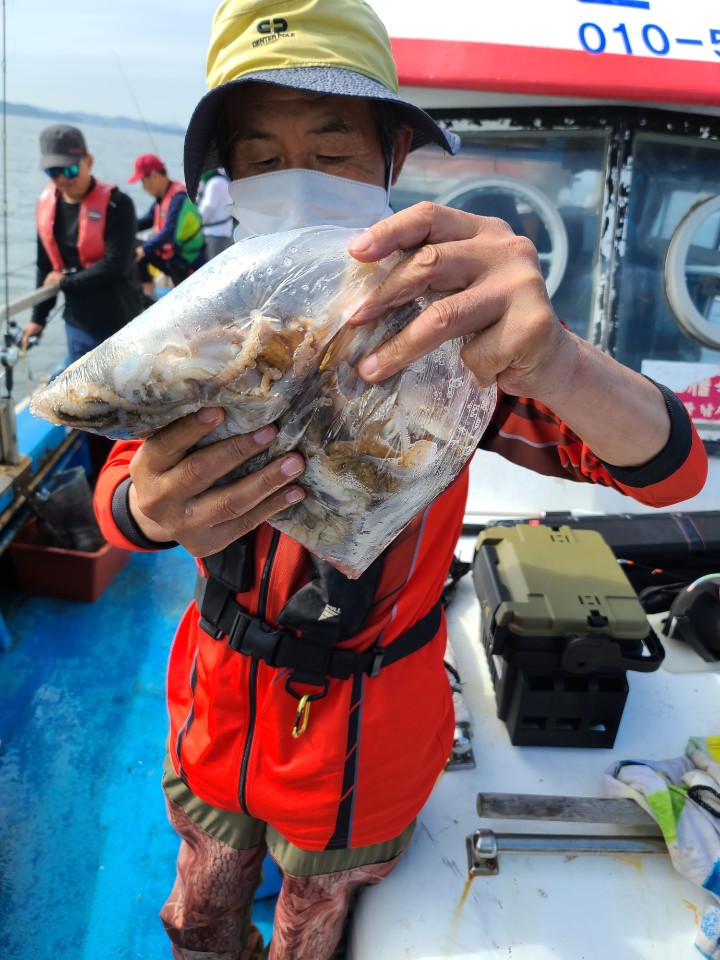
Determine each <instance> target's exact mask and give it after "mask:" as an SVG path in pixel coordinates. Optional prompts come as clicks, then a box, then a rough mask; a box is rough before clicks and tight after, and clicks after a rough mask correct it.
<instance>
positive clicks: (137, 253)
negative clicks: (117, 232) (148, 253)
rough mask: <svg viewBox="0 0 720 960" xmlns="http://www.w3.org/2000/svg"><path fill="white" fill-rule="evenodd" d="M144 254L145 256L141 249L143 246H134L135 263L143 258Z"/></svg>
mask: <svg viewBox="0 0 720 960" xmlns="http://www.w3.org/2000/svg"><path fill="white" fill-rule="evenodd" d="M144 256H145V251H144V250H143V248H142V247H141V246H137V247H135V263H140V261H141V260H142V259H143V258H144Z"/></svg>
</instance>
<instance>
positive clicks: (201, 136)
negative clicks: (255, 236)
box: [185, 0, 460, 197]
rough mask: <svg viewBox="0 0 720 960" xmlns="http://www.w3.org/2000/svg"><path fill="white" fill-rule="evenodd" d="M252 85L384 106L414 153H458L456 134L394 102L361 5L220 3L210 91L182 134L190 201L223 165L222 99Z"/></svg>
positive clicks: (315, 0)
mask: <svg viewBox="0 0 720 960" xmlns="http://www.w3.org/2000/svg"><path fill="white" fill-rule="evenodd" d="M252 80H255V81H261V82H265V83H274V84H277V85H279V86H284V87H292V88H294V89H297V90H308V91H310V92H313V93H327V94H334V95H336V96H346V97H362V98H366V99H370V100H379V101H384V102H386V103H389V104H392V105H393V106H394V107H395V109H396V112H397V114H398V119H400V120H401V121H402V122H404V123H408V124H410V126H411V127H412V128H413V131H414V136H413V142H412V149H415V148H416V147H419V146H422V145H423V144H425V143H437V144H438V145H439V146H441V147H442V148H443V149H444V150H447V151H448V153H456V152H457V150H458V149H459V144H460V141H459V138H458V137H457V136H456V135H455V134H453V133H450V132H449V131H446V130H443V129H442V128H441V127H440V126H438V124H437V123H436V122H435V121H434V120H433V119H432V117H431V116H430V115H429V114H427V113H425V111H424V110H421V109H420V108H419V107H416V106H414V105H413V104H411V103H408V102H407V101H405V100H403V99H402V98H401V97H400V96H399V94H398V78H397V69H396V67H395V62H394V60H393V57H392V50H391V48H390V39H389V37H388V35H387V31H386V29H385V27H384V25H383V23H382V21H381V20H380V19H379V17H378V16H377V14H376V13H375V11H374V10H373V9H372V8H371V7H370V6H369V5H368V4H367V3H365V2H364V0H223V2H222V3H221V4H220V7H219V8H218V10H217V12H216V14H215V18H214V20H213V25H212V31H211V35H210V47H209V50H208V56H207V81H208V87H209V88H210V92H209V93H208V94H207V95H206V96H205V97H203V99H202V100H201V101H200V103H199V104H198V105H197V107H196V108H195V111H194V113H193V115H192V117H191V119H190V123H189V125H188V129H187V134H186V136H185V180H186V183H187V188H188V192H189V194H190V196H191V197H194V196H195V194H196V192H197V187H198V184H199V182H200V177H201V175H202V174H203V172H204V171H205V170H208V169H211V168H212V167H216V166H218V165H219V163H220V145H219V144H218V143H216V141H215V132H216V128H217V121H218V115H219V112H220V109H221V105H222V101H223V99H224V97H225V94H226V93H227V91H228V89H230V88H232V87H235V86H237V85H238V84H241V83H247V82H248V81H252Z"/></svg>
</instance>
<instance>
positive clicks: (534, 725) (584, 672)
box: [473, 524, 664, 747]
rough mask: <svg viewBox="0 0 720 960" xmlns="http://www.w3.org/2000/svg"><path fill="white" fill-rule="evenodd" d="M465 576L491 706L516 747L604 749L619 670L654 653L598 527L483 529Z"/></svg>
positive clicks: (619, 709)
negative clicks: (473, 597)
mask: <svg viewBox="0 0 720 960" xmlns="http://www.w3.org/2000/svg"><path fill="white" fill-rule="evenodd" d="M473 579H474V583H475V590H476V592H477V594H478V597H479V599H480V607H481V618H480V624H481V635H482V640H483V644H484V646H485V652H486V654H487V658H488V663H489V666H490V672H491V675H492V680H493V684H494V687H495V697H496V701H497V713H498V716H499V717H500V719H501V720H504V722H505V724H506V726H507V728H508V732H509V734H510V740H511V742H512V743H513V744H515V745H516V746H546V747H547V746H552V747H612V746H613V744H614V742H615V737H616V734H617V731H618V727H619V725H620V719H621V717H622V713H623V709H624V707H625V701H626V700H627V696H628V681H627V671H628V670H639V671H643V672H648V671H652V670H657V668H658V667H659V666H660V664H661V663H662V661H663V658H664V650H663V648H662V645H661V643H660V641H659V639H658V638H657V636H656V635H655V633H654V632H653V631H652V630H651V628H650V625H649V623H648V621H647V618H646V616H645V613H644V611H643V609H642V607H641V606H640V603H639V601H638V598H637V595H636V593H635V591H634V589H633V587H632V585H631V584H630V581H629V580H628V578H627V577H626V575H625V573H624V572H623V570H622V568H621V567H620V566H619V564H618V562H617V559H616V557H615V555H614V554H613V552H612V550H611V549H610V547H609V546H608V545H607V543H606V542H605V541H604V539H603V537H602V536H601V534H600V533H598V532H597V531H594V530H574V529H572V528H571V527H569V526H566V525H561V526H558V527H552V526H547V525H544V524H538V525H535V526H531V525H527V524H520V525H518V526H510V527H492V528H488V529H486V530H484V531H483V532H482V533H481V534H480V536H479V538H478V540H477V545H476V550H475V556H474V559H473Z"/></svg>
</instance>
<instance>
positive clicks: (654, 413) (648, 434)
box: [349, 203, 670, 466]
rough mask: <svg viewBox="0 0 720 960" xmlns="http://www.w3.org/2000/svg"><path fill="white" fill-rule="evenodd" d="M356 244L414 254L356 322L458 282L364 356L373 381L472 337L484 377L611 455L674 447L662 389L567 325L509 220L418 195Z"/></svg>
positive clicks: (382, 253) (627, 460) (468, 348)
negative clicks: (550, 413)
mask: <svg viewBox="0 0 720 960" xmlns="http://www.w3.org/2000/svg"><path fill="white" fill-rule="evenodd" d="M349 249H350V253H351V254H352V255H353V256H354V257H355V258H356V259H357V260H360V261H362V262H363V263H369V262H372V261H375V260H380V259H381V258H382V257H386V256H388V254H390V253H393V252H394V251H396V250H412V251H413V252H412V253H410V254H409V256H408V257H407V258H406V259H405V260H403V261H402V262H401V263H399V264H398V265H397V266H395V267H394V268H393V269H392V270H391V271H390V273H389V274H388V276H387V277H386V278H385V280H384V281H383V283H382V284H381V285H380V286H379V288H378V289H377V291H375V292H374V293H373V294H372V296H371V297H370V298H369V299H368V302H367V303H366V304H365V305H364V306H363V307H361V309H360V310H359V311H358V312H357V313H356V314H355V316H354V317H352V318H351V320H350V321H349V322H350V323H354V324H362V323H365V322H367V321H369V320H374V319H376V318H377V317H379V316H381V315H382V314H383V313H384V312H385V310H387V309H388V308H389V307H393V306H398V305H400V304H404V303H408V302H409V301H410V300H413V299H414V298H415V297H418V296H422V295H423V294H426V293H428V292H429V291H434V292H438V293H445V292H448V291H450V293H449V295H448V296H447V297H445V298H444V299H442V300H439V301H437V302H436V303H433V304H432V305H431V306H429V307H428V308H427V309H426V310H424V311H423V312H422V313H421V314H420V315H419V316H417V317H416V318H415V319H414V320H413V321H412V322H411V323H409V324H408V325H407V327H405V328H404V329H403V330H402V331H401V332H400V333H399V334H397V335H396V336H395V337H393V338H392V340H388V342H387V343H384V344H383V345H382V346H381V347H380V348H379V349H378V350H377V351H375V353H374V354H372V355H370V356H367V357H364V358H363V360H362V361H361V362H360V363H359V365H358V370H359V372H360V374H361V376H362V377H364V378H365V379H366V380H369V381H378V380H384V379H385V378H386V377H389V376H390V375H391V374H393V373H395V372H396V371H398V370H400V369H402V368H403V367H406V366H407V365H408V364H409V363H412V362H413V361H414V360H416V359H418V358H419V357H422V356H424V355H425V354H427V353H429V352H430V351H431V350H434V349H435V348H436V347H438V346H439V345H440V344H441V343H443V341H445V340H450V339H454V338H457V337H468V336H470V337H472V339H471V340H470V341H469V342H468V343H466V344H465V346H464V347H463V350H462V358H463V361H464V362H465V364H466V366H467V367H468V368H469V369H470V371H471V372H472V374H473V376H474V378H475V380H476V381H477V382H478V384H479V385H480V386H488V385H490V384H492V383H494V382H495V383H497V385H498V386H499V387H500V389H501V390H502V391H504V392H505V393H508V394H513V395H515V396H524V397H532V398H534V399H535V400H539V401H540V402H541V403H543V404H545V405H546V406H547V407H549V409H550V410H552V411H553V412H554V413H555V414H556V415H557V416H558V417H560V418H561V419H562V420H563V421H564V422H565V423H566V424H567V425H568V426H569V427H570V429H571V430H574V431H575V433H576V434H577V435H578V436H579V437H580V438H581V439H582V440H583V441H584V442H585V443H586V444H588V446H589V447H590V448H591V450H592V451H593V452H594V453H595V455H596V456H598V457H600V458H601V459H603V460H605V461H606V462H607V463H611V464H615V465H617V466H640V465H641V464H644V463H647V462H648V461H649V460H650V459H652V458H653V457H654V456H655V455H656V454H657V453H659V452H660V450H662V449H663V447H664V446H665V444H666V442H667V440H668V437H669V434H670V418H669V415H668V412H667V408H666V406H665V401H664V399H663V397H662V394H661V393H660V391H659V390H658V389H657V387H655V386H654V384H652V383H651V382H650V381H649V380H647V379H646V378H645V377H642V376H640V374H639V373H636V372H635V371H633V370H630V369H628V368H627V367H624V366H622V364H620V363H617V362H616V361H615V360H613V359H612V358H611V357H609V356H608V355H607V354H604V353H602V351H600V350H599V349H598V348H597V347H594V346H593V345H592V344H590V343H588V342H587V341H585V340H582V339H581V338H580V337H577V336H575V334H573V333H572V332H571V331H570V330H568V329H567V328H566V327H564V326H563V325H562V324H561V323H560V321H559V320H558V318H557V317H556V316H555V313H554V311H553V309H552V306H551V304H550V300H549V298H548V295H547V290H546V287H545V281H544V280H543V277H542V273H541V271H540V264H539V261H538V257H537V253H536V251H535V248H534V246H533V245H532V243H531V242H530V241H529V240H527V239H526V238H525V237H518V236H516V235H515V234H514V233H513V232H512V230H511V229H510V227H509V226H508V225H507V224H506V223H504V222H503V221H502V220H496V219H494V218H492V217H478V216H475V215H474V214H471V213H464V212H463V211H461V210H454V209H451V208H449V207H440V206H438V205H437V204H434V203H420V204H417V205H416V206H414V207H409V208H408V209H407V210H402V211H401V212H400V213H396V214H394V215H393V216H391V217H388V218H387V220H381V221H380V222H379V223H376V224H375V225H374V226H373V227H370V228H369V229H368V230H366V231H365V232H364V233H362V234H361V235H360V236H359V237H358V238H357V239H356V240H355V242H354V243H353V244H351V245H350V248H349Z"/></svg>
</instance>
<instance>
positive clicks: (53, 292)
mask: <svg viewBox="0 0 720 960" xmlns="http://www.w3.org/2000/svg"><path fill="white" fill-rule="evenodd" d="M59 290H60V287H58V286H55V285H54V284H52V285H50V286H48V287H38V288H37V289H36V290H31V291H30V293H26V294H25V295H24V296H22V297H18V298H17V300H12V301H11V302H10V303H8V304H7V305H6V306H0V323H4V322H5V321H6V320H9V319H10V317H14V316H15V314H17V313H22V311H23V310H29V309H30V308H31V307H35V306H37V304H38V303H43V302H44V301H45V300H50V299H51V298H52V297H56V296H57V295H58V291H59Z"/></svg>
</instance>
